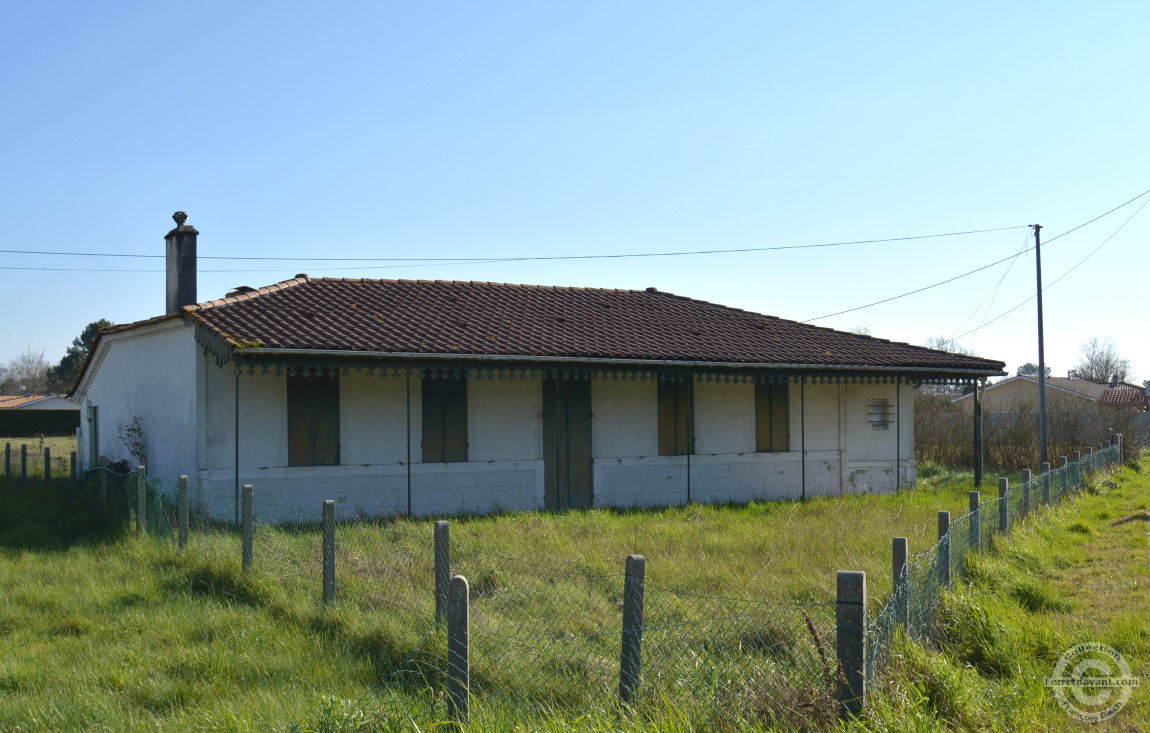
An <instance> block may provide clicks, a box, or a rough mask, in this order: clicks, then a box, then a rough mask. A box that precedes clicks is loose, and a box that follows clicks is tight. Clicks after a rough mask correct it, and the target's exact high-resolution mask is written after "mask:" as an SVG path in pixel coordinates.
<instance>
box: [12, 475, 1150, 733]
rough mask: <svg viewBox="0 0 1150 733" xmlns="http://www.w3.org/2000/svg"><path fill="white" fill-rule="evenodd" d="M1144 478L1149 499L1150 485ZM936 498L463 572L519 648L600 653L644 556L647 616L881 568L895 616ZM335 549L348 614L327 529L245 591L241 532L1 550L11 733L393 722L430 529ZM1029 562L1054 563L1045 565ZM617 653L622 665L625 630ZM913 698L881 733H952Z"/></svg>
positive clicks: (755, 513) (579, 528)
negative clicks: (176, 543) (327, 599)
mask: <svg viewBox="0 0 1150 733" xmlns="http://www.w3.org/2000/svg"><path fill="white" fill-rule="evenodd" d="M1138 480H1139V481H1141V482H1142V483H1141V492H1142V496H1143V497H1144V498H1145V497H1146V495H1147V492H1146V481H1145V477H1144V476H1141V477H1139V479H1138ZM932 481H933V483H928V482H923V483H925V484H926V485H924V486H923V487H922V488H920V489H919V490H916V491H908V492H904V493H902V494H900V495H898V496H891V497H845V498H837V499H823V500H814V501H810V502H807V503H804V504H796V503H772V504H752V505H750V506H746V507H702V506H691V507H685V508H676V509H667V510H662V511H651V512H637V511H636V512H607V511H591V512H572V513H570V514H565V515H559V516H546V515H508V516H498V517H488V518H473V519H465V520H457V521H453V522H452V540H453V552H454V553H455V556H454V558H453V560H454V562H453V569H454V568H457V567H458V568H459V571H462V572H464V574H466V575H468V577H469V580H470V581H471V585H472V598H473V601H474V603H475V606H474V607H473V608H476V609H483V610H482V612H480V613H478V616H477V619H478V620H477V621H473V624H475V623H480V624H487V625H488V626H487V628H489V629H493V630H494V631H495V632H505V633H508V634H509V638H510V637H511V636H513V635H523V634H532V635H535V636H537V637H538V636H549V635H551V634H553V633H554V632H555V631H556V630H563V629H566V630H567V632H568V633H570V634H572V635H584V637H585V638H587V639H592V640H593V639H595V638H597V637H595V636H594V635H595V634H596V633H599V632H601V631H603V630H611V631H616V630H617V628H618V605H619V604H618V600H619V594H620V590H621V576H622V568H623V560H624V558H625V556H626V555H627V554H630V553H641V554H644V555H645V556H646V558H647V562H648V566H647V583H648V614H649V619H653V620H656V621H657V620H659V619H663V620H664V621H667V620H673V619H679V620H682V619H684V618H689V619H696V618H702V617H703V616H705V615H707V614H708V613H712V612H713V611H715V610H716V609H718V610H719V611H722V612H727V613H729V612H730V609H732V608H736V607H738V608H742V609H746V608H748V607H749V606H748V605H747V604H748V603H749V604H757V603H759V602H769V601H785V602H794V601H802V602H807V603H819V602H826V601H830V600H833V592H834V590H833V587H834V573H835V571H836V570H839V569H852V570H865V571H867V573H868V580H869V581H870V583H869V584H870V587H871V598H872V599H874V600H879V599H881V598H883V597H884V596H885V595H886V594H887V593H889V591H890V587H891V580H890V570H889V565H890V538H891V537H892V536H896V535H900V536H907V537H909V538H910V544H911V548H912V551H917V550H921V549H926V548H927V547H928V546H929V545H932V544H933V543H934V540H935V536H934V535H935V520H936V514H937V511H938V510H940V509H946V510H950V511H951V512H952V513H955V514H961V513H964V512H965V508H966V503H967V497H966V493H967V491H968V490H969V489H970V488H971V486H970V484H969V478H968V477H962V476H953V475H945V474H944V475H941V476H938V477H937V478H935V479H932ZM1134 485H1135V484H1129V486H1131V487H1133V486H1134ZM1126 486H1128V485H1127V484H1123V487H1126ZM1122 490H1126V489H1125V488H1123V489H1122ZM1130 490H1131V491H1133V489H1130ZM1111 493H1114V492H1111ZM1106 496H1109V494H1107V495H1106ZM1095 498H1096V497H1086V498H1084V499H1081V500H1079V501H1081V502H1086V501H1088V500H1093V499H1095ZM1075 506H1077V504H1075ZM1065 511H1067V510H1065V509H1060V510H1058V511H1057V512H1056V514H1057V516H1061V515H1062V513H1063V512H1065ZM1115 511H1116V510H1115ZM1098 521H1099V522H1101V521H1102V520H1098ZM1130 524H1135V523H1130ZM1091 526H1093V525H1091ZM1099 526H1101V525H1099ZM1121 526H1126V525H1121ZM1094 531H1095V533H1096V534H1095V535H1082V534H1078V535H1075V538H1079V539H1080V538H1082V537H1087V538H1089V537H1095V538H1097V539H1101V537H1102V536H1103V532H1102V530H1101V529H1098V530H1094ZM338 534H339V536H338V540H339V545H340V553H339V559H338V569H339V572H340V577H341V583H340V600H339V601H338V602H337V603H336V604H335V605H334V606H331V607H326V608H325V607H323V606H322V605H321V604H320V603H319V602H318V601H319V593H320V591H319V582H318V562H319V560H318V558H319V542H318V532H317V531H316V530H315V529H314V528H312V527H301V528H296V529H295V530H294V531H278V530H271V529H268V528H261V530H260V532H259V533H258V534H257V539H256V566H255V572H254V573H251V574H248V575H246V576H245V575H243V574H242V573H241V572H240V570H239V541H238V538H236V537H235V535H234V534H231V533H227V532H199V533H197V532H193V535H192V543H191V548H190V552H189V553H188V554H187V555H186V556H181V555H179V554H178V553H176V552H175V551H174V550H173V549H172V548H171V547H170V546H169V545H166V544H164V543H162V542H158V541H154V540H150V539H144V540H138V539H136V538H133V537H129V536H125V535H123V534H113V535H112V536H110V537H105V538H104V539H102V540H99V541H92V542H88V543H84V544H80V545H75V546H69V545H68V543H66V542H58V541H55V540H52V541H47V542H40V543H38V542H37V541H36V539H35V538H36V533H34V532H29V531H28V530H27V529H26V528H25V529H24V530H22V531H20V532H19V533H15V534H11V535H9V536H7V537H6V536H5V535H4V534H0V548H3V547H4V546H7V548H8V549H0V730H13V731H21V732H26V731H49V730H109V731H111V730H136V729H145V728H146V729H149V730H181V731H184V730H229V731H231V730H234V731H249V730H251V731H254V730H268V729H272V730H288V726H289V724H290V723H292V722H299V721H308V720H311V721H317V720H328V721H330V720H332V719H333V718H339V717H340V715H338V714H336V713H338V712H339V709H340V708H339V706H338V705H335V704H332V703H324V702H322V696H325V695H326V696H334V698H336V699H344V700H362V701H364V702H365V703H367V705H366V707H367V708H368V709H372V710H374V711H376V712H378V711H379V706H380V705H381V704H382V703H381V702H380V700H381V699H380V698H377V697H375V696H374V695H373V694H372V693H371V687H372V685H373V684H374V683H375V682H376V681H377V680H378V678H379V675H380V674H382V673H385V672H387V671H388V670H390V669H393V668H394V667H395V665H396V664H397V663H399V662H400V661H401V660H402V659H404V658H405V657H406V656H407V655H408V654H410V653H411V651H412V650H413V649H416V648H417V647H419V646H420V644H421V643H424V644H426V643H427V639H426V638H425V636H426V634H427V633H428V632H429V629H430V628H431V624H430V623H429V620H430V617H431V615H432V608H433V599H432V594H431V592H430V588H431V568H432V559H431V526H430V523H429V522H414V521H400V522H396V523H394V524H388V525H384V526H380V527H371V526H366V527H355V528H353V527H341V528H340V530H339V533H338ZM1036 536H1040V535H1038V534H1036ZM1024 538H1025V533H1024V534H1022V535H1020V540H1019V541H1020V542H1022V541H1024ZM1034 541H1038V540H1034ZM1144 541H1145V540H1144V539H1143V545H1142V549H1143V552H1142V559H1143V560H1145V556H1146V555H1145V544H1144ZM1033 551H1034V552H1037V550H1033ZM1020 552H1021V550H1020ZM1067 552H1069V550H1067ZM1083 552H1085V550H1083ZM1033 564H1035V565H1036V567H1039V568H1041V567H1043V563H1042V561H1041V560H1035V561H1033ZM993 567H994V565H993V561H992V560H988V561H987V564H986V568H987V569H986V570H985V572H984V573H983V575H982V576H980V577H985V578H987V580H986V581H985V582H986V583H987V584H988V585H987V590H986V595H987V596H988V597H989V598H990V599H991V600H994V599H995V598H996V595H998V594H1000V592H999V591H998V590H996V588H995V587H993V586H991V585H989V583H990V582H991V580H990V579H992V578H994V577H997V576H995V575H994V573H993V572H992V569H993ZM1006 567H1011V566H1010V565H1009V564H1007V565H1006ZM1143 569H1145V568H1144V567H1143ZM1036 572H1037V571H1036ZM1130 572H1131V573H1133V572H1134V570H1133V569H1131V571H1130ZM1047 581H1048V584H1053V583H1054V581H1053V580H1051V579H1047ZM980 582H982V581H980ZM979 588H980V586H978V585H976V586H975V587H974V589H972V590H971V591H969V593H971V594H974V593H977V592H980V591H979V590H978V589H979ZM674 589H678V590H679V591H686V592H675V590H674ZM965 597H966V596H965V595H964V594H956V596H955V598H956V599H962V598H965ZM730 598H737V599H748V600H746V601H739V602H738V603H735V602H732V601H729V600H727V599H730ZM971 603H976V601H971ZM738 604H743V605H742V606H739V605H738ZM964 607H965V606H961V605H955V606H954V608H957V609H960V610H961V609H962V608H964ZM1143 607H1145V606H1143ZM948 608H951V606H948ZM754 610H755V612H756V613H761V611H762V609H761V608H759V607H757V606H756V607H755V609H754ZM811 613H812V615H815V614H816V612H815V611H814V610H812V612H811ZM956 613H957V612H956ZM475 614H477V611H474V610H473V615H475ZM786 618H788V619H789V626H787V627H786V628H782V629H779V630H778V637H777V638H782V637H786V636H787V634H791V635H792V636H793V638H792V639H791V643H797V642H795V639H797V638H800V637H801V638H803V639H804V643H807V644H809V638H807V635H806V632H805V630H804V629H803V628H799V626H801V624H800V623H799V622H798V621H797V619H798V616H796V615H795V613H794V612H789V615H788V616H787V617H786ZM816 618H818V617H817V616H816ZM1020 623H1021V622H1020ZM1067 623H1069V621H1067ZM732 628H735V629H736V631H738V630H739V629H738V628H736V627H735V626H732V625H730V624H727V625H724V626H723V627H721V628H720V627H714V626H712V627H707V629H706V630H707V631H708V633H711V632H715V633H718V634H719V635H720V636H721V635H722V634H724V633H728V632H730V631H731V629H732ZM477 636H478V634H477ZM604 638H605V639H609V637H604ZM777 638H775V640H776V641H777ZM650 641H651V642H652V644H651V646H650V647H648V648H649V649H651V653H650V654H649V655H648V656H646V657H645V663H648V662H649V665H650V666H649V669H651V670H656V672H655V674H654V677H648V678H645V679H652V678H659V677H660V676H661V675H663V674H666V675H667V678H668V679H669V678H670V676H671V675H672V673H673V672H676V670H677V668H681V667H684V666H689V662H690V659H689V658H688V657H686V656H672V654H674V653H681V652H682V651H683V650H680V649H676V648H674V647H673V646H672V645H671V644H669V643H668V644H665V645H664V646H662V647H661V646H660V639H659V637H658V635H657V634H652V636H651V639H650ZM759 641H761V640H759V639H748V638H747V637H745V636H741V637H738V638H736V639H734V643H737V644H746V643H751V642H756V643H758V642H759ZM607 643H608V642H607V641H604V644H607ZM614 643H615V644H616V646H615V650H616V651H615V652H614V653H615V654H616V656H617V643H618V636H617V631H616V636H615V638H614ZM432 644H433V646H434V639H433V641H432ZM587 646H588V649H586V650H583V651H584V652H585V653H586V654H585V656H586V658H591V659H593V658H595V655H596V654H597V653H598V652H601V651H602V650H598V652H597V651H596V650H595V649H592V648H590V647H593V646H594V643H593V642H587ZM740 648H741V647H740ZM660 650H662V651H664V652H666V653H665V654H663V655H662V656H660ZM473 654H474V652H473ZM922 654H923V655H926V653H925V652H923V653H922ZM1055 656H1057V655H1055ZM1145 657H1146V655H1145V654H1143V655H1142V657H1141V658H1143V659H1144V658H1145ZM909 658H910V656H909V655H908V659H909ZM710 659H711V661H712V662H713V661H714V659H713V658H710ZM924 659H928V660H933V661H931V662H930V663H932V664H938V665H941V664H943V661H945V660H943V661H938V660H935V659H934V657H930V656H924ZM954 659H955V660H956V661H955V662H953V663H952V662H947V664H953V665H954V667H955V669H956V670H961V662H960V661H958V660H960V657H957V656H956V657H954ZM518 660H519V658H517V657H513V656H508V657H505V658H503V659H498V658H495V657H492V658H491V664H490V666H489V668H487V669H483V668H482V667H480V668H479V669H478V670H477V671H476V677H477V680H476V681H477V684H483V681H484V676H485V675H486V677H487V678H488V679H489V680H497V679H500V675H507V674H510V673H513V672H514V673H518V672H520V671H521V670H517V669H515V668H514V664H515V662H516V661H518ZM615 661H616V662H617V659H616V660H615ZM473 664H474V662H473ZM923 664H924V665H925V664H926V662H924V663H923ZM704 666H706V665H704ZM714 666H715V665H714V664H710V666H709V667H708V668H709V669H711V668H714ZM659 670H665V671H659ZM916 670H917V668H916ZM916 670H911V671H910V672H908V676H909V678H910V679H912V680H914V679H917V678H916V677H914V674H911V672H914V673H916V674H920V673H921V670H917V671H916ZM815 673H816V675H817V673H818V670H815ZM955 674H956V675H959V676H960V677H961V676H962V675H963V674H965V673H962V672H961V671H956V672H955ZM608 677H609V675H608V674H604V675H602V678H603V679H599V680H597V679H596V678H595V675H594V670H591V673H590V674H589V673H588V669H587V666H586V665H583V666H581V667H580V668H578V669H569V670H565V669H562V668H559V669H554V670H551V675H550V677H549V678H548V679H549V681H548V682H547V683H546V684H549V685H551V686H552V687H553V688H555V689H558V690H560V691H561V692H564V693H567V692H571V693H572V694H573V693H575V692H578V690H579V689H580V685H583V686H586V685H587V684H588V682H596V681H599V682H606V683H608V684H609V679H608ZM552 678H554V679H552ZM516 679H518V677H516ZM556 680H557V681H556ZM694 681H695V682H696V683H697V680H694ZM548 689H550V688H548ZM548 689H543V690H535V689H532V690H530V692H531V693H532V694H543V693H546V692H548ZM608 689H610V688H608ZM909 689H910V688H907V690H908V691H907V692H906V693H905V694H903V693H898V694H891V695H889V696H886V697H882V698H880V700H879V706H880V707H879V710H878V714H877V715H876V717H875V722H876V724H879V723H881V721H883V720H887V719H889V720H892V721H902V722H905V721H907V720H910V719H913V718H914V716H922V717H923V719H924V720H926V721H928V722H929V721H931V720H935V719H937V717H938V716H937V715H936V714H935V707H932V705H934V704H935V703H933V702H929V700H928V702H923V701H921V700H919V699H918V698H914V699H913V700H912V701H911V702H908V700H911V698H912V695H911V693H910V692H909ZM900 695H901V696H900ZM568 699H570V698H568ZM743 702H746V701H745V700H744V701H743ZM824 702H825V701H824ZM944 702H945V701H944ZM388 704H391V703H388ZM939 706H940V707H941V708H942V709H943V710H945V709H946V708H945V706H944V705H942V704H941V703H939ZM324 710H326V711H327V714H326V715H325V714H324ZM684 710H685V712H684V713H683V715H682V716H681V717H680V718H679V719H676V716H675V715H674V711H673V709H672V710H671V711H670V712H668V709H667V708H664V709H663V717H661V718H660V719H659V720H657V721H655V722H654V723H651V722H648V723H643V722H641V721H631V720H624V721H621V720H620V719H619V718H618V717H617V715H615V714H613V713H612V711H610V710H607V709H605V708H598V707H595V706H593V705H590V704H589V705H588V706H587V707H586V708H583V709H580V708H578V707H576V708H574V709H572V708H566V709H559V710H555V711H552V713H553V714H552V715H550V716H549V717H547V718H537V719H535V720H533V721H531V723H530V725H529V726H525V727H523V728H522V729H524V730H528V729H537V728H546V729H553V730H560V729H569V728H576V729H581V730H611V729H616V728H618V727H620V725H621V723H622V724H624V725H623V726H622V727H625V728H627V729H645V728H648V727H650V728H652V729H654V728H658V729H661V730H662V729H681V730H690V729H695V726H696V725H697V723H698V721H693V720H691V719H690V717H689V714H688V713H689V711H687V710H686V709H684ZM987 710H988V708H987V707H986V706H985V705H984V706H983V707H982V708H976V709H973V712H971V713H970V715H971V716H974V717H972V719H975V720H978V721H982V720H988V719H993V718H992V715H991V713H989V712H986V711H987ZM1056 710H1057V709H1055V711H1056ZM393 712H395V710H393V709H392V710H389V709H385V710H384V711H383V713H384V714H385V715H387V714H390V713H393ZM736 712H739V711H736ZM1046 712H1050V711H1046ZM884 716H885V717H884ZM979 716H982V717H979ZM814 717H818V716H814ZM504 722H506V721H504ZM496 725H499V723H498V722H496V723H494V724H493V725H492V726H491V728H492V729H494V727H495V726H496ZM732 729H738V728H737V727H736V728H732ZM891 729H892V730H893V729H901V728H899V727H898V726H897V725H894V726H893V727H891ZM927 729H930V728H927Z"/></svg>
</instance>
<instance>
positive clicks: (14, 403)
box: [0, 394, 51, 410]
mask: <svg viewBox="0 0 1150 733" xmlns="http://www.w3.org/2000/svg"><path fill="white" fill-rule="evenodd" d="M45 397H51V395H46V394H30V395H0V410H10V409H12V408H13V407H19V406H20V405H23V404H25V403H28V402H32V401H33V400H40V399H43V398H45Z"/></svg>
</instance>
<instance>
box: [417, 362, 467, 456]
mask: <svg viewBox="0 0 1150 733" xmlns="http://www.w3.org/2000/svg"><path fill="white" fill-rule="evenodd" d="M466 460H467V380H466V379H424V380H423V462H424V463H451V462H456V461H460V462H462V461H466Z"/></svg>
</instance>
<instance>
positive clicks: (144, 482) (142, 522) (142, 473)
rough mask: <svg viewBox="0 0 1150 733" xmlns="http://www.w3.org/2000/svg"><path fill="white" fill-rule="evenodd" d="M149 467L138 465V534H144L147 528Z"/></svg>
mask: <svg viewBox="0 0 1150 733" xmlns="http://www.w3.org/2000/svg"><path fill="white" fill-rule="evenodd" d="M147 498H148V469H147V468H146V467H145V466H136V534H138V535H143V534H144V531H145V530H146V529H147V526H148V525H147V524H146V522H147V518H148V505H147V504H146V503H145V502H146V500H147Z"/></svg>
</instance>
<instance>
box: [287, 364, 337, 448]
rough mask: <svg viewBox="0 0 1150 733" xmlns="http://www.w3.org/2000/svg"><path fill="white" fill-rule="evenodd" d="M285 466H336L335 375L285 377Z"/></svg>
mask: <svg viewBox="0 0 1150 733" xmlns="http://www.w3.org/2000/svg"><path fill="white" fill-rule="evenodd" d="M287 388H288V389H287V408H288V465H289V466H338V465H339V377H337V376H334V375H333V376H318V375H314V376H309V375H303V374H297V375H295V376H289V377H288V382H287Z"/></svg>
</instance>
